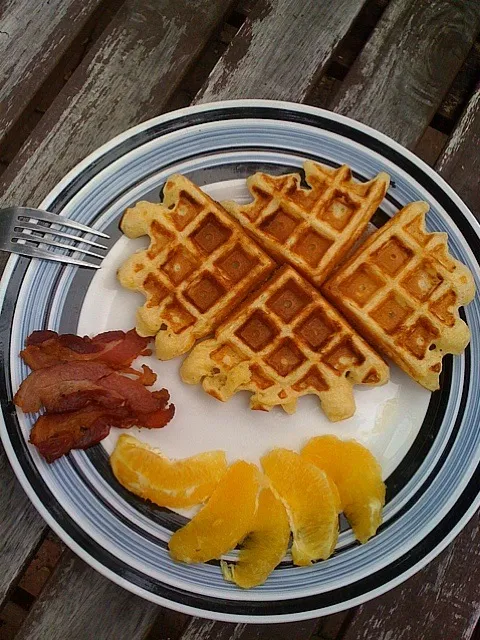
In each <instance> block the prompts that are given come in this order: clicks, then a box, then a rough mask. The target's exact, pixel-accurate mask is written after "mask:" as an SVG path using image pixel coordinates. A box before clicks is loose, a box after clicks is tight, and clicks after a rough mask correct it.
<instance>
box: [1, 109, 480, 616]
mask: <svg viewBox="0 0 480 640" xmlns="http://www.w3.org/2000/svg"><path fill="white" fill-rule="evenodd" d="M307 158H309V159H313V160H316V161H319V162H322V163H324V164H328V165H331V166H338V165H339V164H342V163H348V164H349V165H350V166H351V167H352V169H353V172H354V176H355V177H356V178H358V179H360V180H367V179H369V178H371V177H373V176H374V175H375V174H376V173H378V172H379V171H387V172H388V173H389V174H390V176H391V179H392V181H391V186H390V188H389V191H388V193H387V195H386V198H385V200H384V202H383V203H382V206H381V208H380V211H379V213H378V215H376V217H375V220H376V223H377V224H381V223H382V221H385V220H386V219H388V217H389V216H391V215H392V214H394V213H395V212H396V211H397V210H398V209H399V208H401V207H402V206H404V205H405V204H406V203H407V202H410V201H413V200H419V199H421V200H426V201H428V202H429V203H430V206H431V210H430V212H429V214H428V221H427V226H428V228H429V230H431V231H446V232H448V234H449V246H450V251H451V253H452V254H453V255H454V256H455V257H457V258H459V259H460V260H462V262H464V263H465V264H467V265H468V267H469V268H470V269H471V271H472V272H473V273H474V274H476V278H477V277H478V274H479V273H480V270H479V266H478V262H477V260H476V258H475V256H479V255H480V230H479V226H478V224H477V222H476V221H475V219H474V217H473V215H472V214H471V212H470V211H469V210H468V209H467V207H466V206H465V205H464V204H463V202H462V201H461V200H460V199H459V198H458V196H457V195H456V194H455V193H454V192H453V191H452V189H451V188H450V187H449V186H448V185H447V184H446V183H445V182H444V181H443V180H442V179H441V178H440V177H439V176H438V175H437V174H436V173H435V172H434V171H433V170H431V169H430V168H429V167H428V166H427V165H425V164H424V163H423V162H422V161H420V160H419V159H418V158H416V157H415V156H414V155H413V154H411V153H410V152H408V151H406V150H405V149H403V148H402V147H400V146H399V145H398V144H396V143H395V142H394V141H392V140H390V139H389V138H387V137H386V136H384V135H382V134H380V133H378V132H376V131H374V130H372V129H370V128H368V127H366V126H364V125H361V124H359V123H357V122H354V121H352V120H350V119H348V118H344V117H341V116H339V115H336V114H333V113H330V112H327V111H322V110H319V109H315V108H311V107H306V106H303V105H296V104H290V103H281V102H273V101H259V100H245V101H231V102H218V103H212V104H209V105H202V106H197V107H192V108H188V109H182V110H180V111H176V112H173V113H170V114H167V115H165V116H161V117H159V118H155V119H153V120H150V121H148V122H145V123H143V124H142V125H139V126H138V127H135V128H133V129H131V130H129V131H127V132H125V133H124V134H122V135H120V136H118V137H117V138H115V139H114V140H112V141H111V142H109V143H108V144H106V145H104V146H103V147H101V148H100V149H99V150H98V151H96V152H94V153H93V154H92V155H91V156H89V157H88V158H87V159H86V160H84V161H83V162H82V163H81V164H80V165H78V166H77V167H76V168H75V169H73V171H71V172H70V173H69V174H68V175H67V176H66V177H65V178H64V180H62V182H61V183H60V184H59V185H58V186H57V187H56V188H55V189H54V190H53V191H52V192H51V193H50V195H49V196H48V197H47V198H46V199H45V201H44V202H43V203H42V205H41V206H42V207H43V208H47V209H50V210H52V211H55V212H58V213H60V214H61V215H65V216H67V217H69V218H72V219H75V220H78V221H79V222H83V223H85V224H88V225H91V226H94V227H95V228H97V229H99V230H102V231H106V232H107V233H109V234H110V235H111V248H110V251H109V254H108V256H107V258H106V259H105V261H104V265H103V268H102V269H101V270H99V271H98V272H96V273H93V272H92V271H91V270H82V269H78V268H77V267H72V266H66V265H59V264H56V263H53V262H52V263H49V262H41V261H36V260H29V259H26V258H22V257H19V256H12V257H11V258H10V260H9V262H8V264H7V267H6V270H5V273H4V276H3V279H2V283H1V287H0V305H1V318H2V323H1V329H0V339H1V354H2V365H3V366H2V371H1V373H0V378H1V379H0V385H1V390H0V393H1V395H2V398H6V400H7V402H6V403H4V404H3V405H2V408H3V418H2V420H1V421H0V432H1V436H2V441H3V443H4V446H5V449H6V452H7V455H8V457H9V459H10V462H11V464H12V466H13V468H14V471H15V473H16V474H17V476H18V478H19V480H20V482H21V483H22V485H23V487H24V489H25V490H26V492H27V494H28V495H29V497H30V499H31V500H32V502H33V503H34V505H35V506H36V507H37V509H38V510H39V512H40V513H41V515H42V516H43V517H44V518H45V520H46V521H47V523H48V524H49V525H50V526H51V527H52V528H53V529H54V530H55V531H56V533H57V534H58V535H59V536H60V537H61V538H62V539H63V540H64V541H65V542H66V543H67V544H68V545H69V546H70V547H71V548H72V549H73V550H74V551H75V552H76V553H77V554H78V555H79V556H80V557H82V558H83V559H84V560H86V561H87V562H88V563H90V564H91V565H92V566H93V567H94V568H95V569H97V570H98V571H100V572H101V573H103V574H104V575H106V576H107V577H109V578H110V579H112V580H113V581H115V582H117V583H118V584H120V585H121V586H123V587H125V588H126V589H129V590H130V591H132V592H134V593H136V594H137V595H140V596H142V597H144V598H146V599H148V600H151V601H152V602H155V603H157V604H159V605H163V606H166V607H169V608H172V609H175V610H178V611H182V612H184V613H188V614H192V615H196V616H202V617H207V618H213V619H218V620H225V621H235V622H257V623H258V622H282V621H294V620H301V619H307V618H313V617H318V616H322V615H326V614H329V613H333V612H337V611H340V610H342V609H346V608H349V607H352V606H355V605H358V604H360V603H362V602H365V601H366V600H368V599H370V598H373V597H375V596H378V595H379V594H381V593H383V592H385V591H387V590H388V589H391V588H392V587H394V586H396V585H398V584H399V583H400V582H402V581H403V580H405V579H406V578H408V577H409V576H411V575H412V574H413V573H415V572H416V571H418V570H419V569H420V568H421V567H423V566H424V565H425V564H426V563H427V562H429V561H430V560H431V559H432V558H433V557H435V556H436V555H437V554H438V553H439V552H440V551H441V550H442V549H443V548H444V547H445V546H446V545H447V544H448V543H449V542H450V541H451V540H452V539H453V538H454V536H455V535H456V534H457V533H458V532H459V531H460V530H461V528H462V527H463V526H464V525H465V524H466V522H467V521H468V519H469V518H470V517H471V516H472V515H473V514H474V512H475V510H476V509H477V508H478V506H479V504H480V492H479V460H480V431H479V429H478V421H479V401H480V388H479V386H480V382H479V379H478V377H476V376H475V374H474V372H475V371H478V370H479V366H480V363H479V359H480V351H479V344H478V339H479V336H480V319H479V311H480V302H479V299H478V297H477V298H475V300H474V301H473V302H472V304H470V305H469V306H468V308H467V309H466V310H464V311H463V310H462V317H464V318H465V319H466V321H467V322H468V324H469V326H470V328H471V331H472V341H471V344H470V346H469V347H468V348H467V350H466V351H465V353H464V354H463V355H462V356H461V357H456V358H451V357H447V358H445V360H444V371H443V374H442V385H441V390H440V391H438V392H436V393H433V394H431V393H429V392H428V391H426V390H425V389H423V388H421V387H420V386H418V385H417V384H415V383H414V382H412V381H411V380H410V379H409V378H408V377H407V376H406V375H405V374H403V373H402V372H401V371H400V370H399V369H398V368H397V367H395V366H394V365H392V366H391V381H390V382H389V383H388V384H387V385H385V386H383V387H379V388H372V389H359V388H356V389H355V399H356V403H357V413H356V414H355V416H354V417H352V418H350V419H349V420H347V421H344V422H341V423H335V424H334V423H330V422H328V420H326V418H325V417H324V416H323V414H322V412H321V411H320V409H319V406H318V402H317V401H316V398H314V397H306V398H302V400H301V402H300V403H299V409H298V411H297V413H296V414H295V415H294V416H287V415H286V414H284V413H282V411H281V409H279V408H277V410H274V411H272V412H271V413H269V414H265V413H261V412H255V413H252V412H251V411H250V410H249V409H248V396H247V394H245V393H241V394H238V395H237V396H235V397H234V398H233V399H232V400H231V401H230V402H228V403H226V404H222V403H219V402H217V401H216V400H214V399H213V398H211V397H209V396H207V395H206V394H204V392H203V391H202V390H201V388H200V387H190V386H187V385H184V384H183V383H181V381H180V379H179V376H178V369H179V366H180V362H181V359H176V360H173V361H170V362H165V363H162V362H158V361H155V360H154V359H153V358H151V359H149V360H148V363H149V365H150V366H152V367H153V368H154V369H155V370H156V371H157V373H158V375H159V383H160V385H161V386H165V387H167V388H168V389H169V390H170V392H171V395H172V399H173V402H174V403H175V404H176V407H177V414H176V416H175V419H174V420H173V421H172V422H171V423H170V424H169V425H168V426H167V427H166V428H165V429H162V430H158V431H146V430H137V429H133V430H132V432H133V433H134V435H137V436H138V437H140V438H141V439H143V440H145V441H147V442H149V443H151V444H154V445H155V446H158V447H160V448H161V449H162V450H163V451H164V452H165V453H166V454H167V455H169V456H172V457H184V456H188V455H192V454H194V453H198V452H200V451H205V450H209V449H218V448H221V449H224V450H225V451H226V452H227V456H228V458H229V460H234V459H236V458H244V459H248V460H252V461H258V459H259V457H260V456H261V455H262V454H263V453H265V452H266V451H268V450H269V449H271V448H272V447H274V446H286V447H289V448H293V449H297V450H298V449H299V448H300V447H301V446H302V444H303V443H304V442H305V441H306V440H307V439H308V438H309V437H312V436H313V435H318V434H323V433H334V434H336V435H338V436H339V437H342V438H348V437H354V438H356V439H358V440H360V441H361V442H363V443H364V444H365V445H366V446H368V447H369V448H370V449H371V450H372V451H373V453H374V454H375V455H376V456H377V457H378V458H379V460H380V462H381V463H382V468H383V473H384V477H385V479H386V483H387V504H386V507H385V510H384V523H383V525H382V526H381V528H380V530H379V532H378V534H377V535H376V536H375V537H374V538H373V539H372V540H370V541H369V542H368V543H367V544H366V545H363V546H362V545H359V544H357V543H356V542H355V541H354V538H353V536H352V533H351V531H350V530H349V528H348V525H347V524H346V523H345V522H342V531H341V534H340V537H339V542H338V546H337V549H336V552H335V554H334V555H333V556H332V557H331V558H330V559H329V560H327V561H325V562H320V563H317V564H315V565H313V566H311V567H308V568H304V567H294V566H293V565H292V563H291V559H290V558H289V556H287V557H286V558H285V559H284V561H283V562H282V563H281V564H280V566H279V567H278V568H277V569H276V570H275V571H274V572H273V574H272V575H271V576H270V577H269V579H268V580H267V582H266V583H265V584H264V585H262V586H261V587H258V588H256V589H253V590H247V591H245V590H241V589H239V588H237V587H236V586H234V585H232V584H230V583H227V582H225V581H224V580H223V578H222V577H221V573H220V569H219V563H218V562H210V563H207V564H202V565H185V564H182V563H176V562H174V561H172V560H171V559H170V557H169V555H168V549H167V544H168V539H169V537H170V535H171V533H172V532H173V531H175V530H176V529H177V528H178V527H180V526H182V524H183V523H185V522H186V518H187V517H188V516H189V515H191V512H185V511H183V512H182V511H180V512H175V511H171V510H167V509H161V508H158V507H154V506H149V505H147V504H145V503H143V502H142V501H140V500H138V499H137V498H136V497H135V496H133V495H131V494H129V493H128V492H127V491H125V490H123V489H122V487H120V486H119V485H118V483H117V482H116V481H115V479H114V477H113V476H112V473H111V471H110V469H109V465H108V453H109V452H110V451H111V450H112V448H113V446H114V444H115V441H116V438H117V437H118V433H117V432H116V431H115V430H112V433H111V434H110V436H109V437H108V438H107V439H106V440H105V441H103V443H102V444H101V445H98V446H97V447H94V448H92V449H90V450H88V451H86V452H81V451H75V452H73V453H71V454H70V455H69V456H67V457H64V458H62V459H61V460H59V461H57V462H56V463H54V464H52V465H48V464H46V463H45V462H44V461H43V459H41V458H40V456H39V455H38V454H37V451H36V450H35V448H34V447H31V446H30V445H29V444H28V434H29V431H30V429H31V426H32V424H33V422H34V420H35V417H34V416H30V415H29V416H26V415H24V414H23V413H22V412H21V411H17V412H15V411H12V410H11V406H10V405H9V404H8V403H9V402H10V401H11V399H12V395H13V393H14V392H15V391H16V389H17V388H18V386H19V384H20V382H21V381H22V380H23V379H24V378H25V377H26V375H27V374H28V369H27V367H26V366H25V365H24V364H23V363H22V362H21V360H20V358H19V357H18V354H19V351H20V350H21V348H22V346H23V343H24V341H25V338H26V336H27V335H29V334H30V333H31V332H32V331H34V330H36V329H43V328H49V329H54V330H56V331H59V332H74V333H80V334H95V333H98V332H100V331H104V330H108V329H128V328H131V327H132V326H134V323H135V320H134V317H135V309H136V307H137V305H138V304H139V303H140V302H141V300H142V297H141V296H140V295H138V296H137V294H134V293H132V292H128V291H125V290H122V289H121V287H120V286H119V285H118V283H117V281H116V277H115V273H116V269H117V267H118V266H119V265H120V264H121V262H122V261H123V260H124V259H125V256H126V255H127V254H129V253H130V252H131V251H132V250H134V249H135V248H140V247H143V246H145V244H146V243H145V240H143V239H139V240H135V241H133V240H128V239H127V238H124V237H120V236H121V234H120V232H119V230H118V222H119V218H120V216H121V214H122V212H123V211H124V209H125V208H126V207H127V206H130V205H132V204H133V203H135V202H137V201H138V200H141V199H146V200H151V201H159V200H160V199H161V190H162V186H163V184H164V182H165V180H166V178H167V177H168V176H169V175H171V174H172V173H176V172H178V173H183V174H185V175H186V176H187V177H189V178H191V179H192V180H193V181H194V182H196V183H197V184H199V185H200V186H201V187H202V188H204V189H205V191H207V192H208V193H209V194H210V195H212V196H213V197H215V198H218V199H226V198H228V199H232V198H233V199H236V200H238V201H240V202H244V201H248V197H249V196H248V190H247V189H246V186H245V178H246V177H247V176H248V175H250V174H252V173H254V172H255V171H259V170H260V171H267V172H271V173H276V174H279V173H284V172H291V171H298V170H301V166H302V162H303V161H304V160H305V159H307ZM478 286H479V283H478V281H477V287H478ZM229 557H230V558H235V557H236V553H235V552H232V553H231V554H230V556H229Z"/></svg>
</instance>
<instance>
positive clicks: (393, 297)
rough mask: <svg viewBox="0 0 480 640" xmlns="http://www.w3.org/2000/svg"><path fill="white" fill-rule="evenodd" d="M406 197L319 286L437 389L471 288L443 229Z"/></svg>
mask: <svg viewBox="0 0 480 640" xmlns="http://www.w3.org/2000/svg"><path fill="white" fill-rule="evenodd" d="M428 208H429V207H428V204H427V203H425V202H413V203H411V204H409V205H407V206H406V207H404V208H403V209H402V210H401V211H399V212H398V213H397V214H396V215H395V216H394V217H393V218H392V219H391V220H390V221H389V222H388V223H387V224H386V225H385V226H383V227H382V228H381V229H379V230H378V231H376V232H375V233H374V234H373V235H372V236H371V237H370V238H369V239H368V240H367V241H366V242H365V244H364V245H363V246H361V247H360V248H359V250H358V251H357V252H356V253H355V254H354V255H353V256H352V257H351V259H349V260H348V261H347V262H346V263H345V264H344V265H343V266H342V267H340V268H339V270H338V271H337V272H336V273H335V274H334V275H333V277H332V278H331V279H330V280H329V281H328V282H327V283H326V284H325V285H324V287H323V292H324V293H325V295H326V296H327V297H328V298H329V299H330V300H331V301H332V303H333V304H334V305H335V306H336V307H337V308H338V309H339V310H340V311H342V312H343V313H344V314H345V316H346V317H347V318H348V319H349V320H350V322H351V323H352V324H353V326H354V327H355V328H356V329H357V330H358V331H359V332H360V333H361V334H362V335H363V336H364V337H365V338H366V339H367V340H369V342H370V343H371V344H372V345H373V346H374V347H375V348H377V349H379V350H380V351H382V352H383V353H384V354H385V355H387V356H389V357H390V358H391V359H392V360H393V361H394V362H396V363H397V364H398V366H399V367H401V368H402V369H403V370H404V371H406V373H408V374H409V375H410V376H411V377H412V378H413V379H414V380H416V381H417V382H419V383H420V384H421V385H423V386H424V387H426V388H427V389H430V390H431V391H434V390H435V389H438V388H439V378H440V372H441V369H442V357H443V355H445V354H446V353H455V354H459V353H461V352H462V351H463V349H465V347H466V346H467V344H468V342H469V339H470V332H469V329H468V327H467V325H466V324H465V322H463V320H461V319H460V317H459V314H458V308H459V306H461V305H463V304H467V303H468V302H470V301H471V300H472V299H473V296H474V295H475V285H474V282H473V277H472V274H471V273H470V271H469V270H468V269H467V267H465V265H463V264H462V263H461V262H458V260H455V259H453V258H452V257H451V256H450V255H449V253H448V247H447V234H446V233H428V232H427V231H426V229H425V213H426V212H427V211H428Z"/></svg>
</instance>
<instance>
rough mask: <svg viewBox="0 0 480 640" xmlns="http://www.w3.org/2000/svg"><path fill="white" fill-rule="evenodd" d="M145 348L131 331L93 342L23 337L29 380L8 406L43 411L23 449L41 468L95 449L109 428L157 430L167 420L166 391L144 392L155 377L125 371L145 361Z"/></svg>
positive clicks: (52, 335) (50, 334)
mask: <svg viewBox="0 0 480 640" xmlns="http://www.w3.org/2000/svg"><path fill="white" fill-rule="evenodd" d="M148 340H149V339H148V338H141V337H140V336H139V335H138V334H137V333H136V332H135V330H133V329H132V330H131V331H128V332H127V333H125V332H123V331H108V332H106V333H101V334H99V335H98V336H95V337H93V338H88V337H84V338H81V337H79V336H75V335H73V334H64V335H58V334H57V333H56V332H55V331H35V332H34V333H32V334H31V335H30V336H29V337H28V339H27V341H26V347H25V349H24V350H23V351H22V352H21V356H22V357H23V359H24V361H25V362H26V363H27V364H28V365H29V366H30V368H31V369H32V372H31V373H30V375H29V376H28V377H27V378H26V379H25V380H24V381H23V382H22V384H21V385H20V388H19V389H18V391H17V393H16V394H15V396H14V402H15V404H16V405H17V406H19V407H20V408H21V409H23V411H25V412H26V413H31V412H36V411H39V410H40V409H41V408H42V407H44V408H45V409H46V413H45V414H44V415H42V416H40V418H39V419H38V420H37V422H36V423H35V425H34V427H33V429H32V431H31V434H30V442H31V443H32V444H33V445H35V446H36V447H37V448H38V450H39V452H40V453H41V455H42V456H43V457H44V458H45V459H46V460H47V462H53V461H54V460H56V459H57V458H59V457H61V456H62V455H65V454H67V453H68V452H69V451H71V450H72V449H87V448H88V447H91V446H92V445H94V444H97V443H98V442H100V440H102V439H103V438H105V437H106V436H107V435H108V433H109V431H110V428H111V427H119V428H128V427H131V426H133V425H137V426H138V427H146V428H148V429H158V428H161V427H164V426H165V425H166V424H167V423H168V422H169V421H170V420H171V419H172V418H173V416H174V414H175V407H174V406H173V405H172V404H170V405H169V404H168V403H169V400H170V394H169V393H168V391H167V390H166V389H161V390H159V391H149V390H148V389H146V388H145V387H146V386H150V385H152V384H154V383H155V381H156V379H157V376H156V374H155V373H154V372H153V371H152V370H151V369H150V368H149V367H147V366H146V365H142V371H137V370H136V369H133V368H131V366H130V365H131V364H132V361H133V360H134V359H135V358H136V357H137V356H138V355H146V354H147V353H149V352H148V351H147V350H146V347H147V343H148ZM121 373H124V374H126V375H121ZM128 376H130V377H128Z"/></svg>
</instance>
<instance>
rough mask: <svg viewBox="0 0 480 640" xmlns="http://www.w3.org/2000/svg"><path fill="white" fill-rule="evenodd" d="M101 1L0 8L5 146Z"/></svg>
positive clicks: (48, 0) (25, 2) (17, 2)
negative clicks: (16, 122) (38, 90)
mask: <svg viewBox="0 0 480 640" xmlns="http://www.w3.org/2000/svg"><path fill="white" fill-rule="evenodd" d="M100 3H101V0H81V1H80V0H36V1H35V3H34V4H33V5H32V2H31V0H7V1H6V2H3V3H2V4H1V5H0V105H1V107H0V144H1V143H2V140H3V139H4V137H5V134H6V133H7V132H8V130H9V129H10V127H11V126H12V124H13V123H14V122H15V120H16V119H17V118H18V116H19V115H20V114H21V113H22V111H23V109H24V108H25V107H26V105H27V104H28V102H29V101H30V99H31V98H32V96H33V95H34V94H35V92H36V91H37V89H38V88H39V87H40V86H41V84H42V82H43V81H44V80H45V78H46V77H47V76H48V74H49V73H50V72H51V71H52V70H53V69H54V68H55V65H56V64H57V62H58V61H59V59H60V57H61V56H62V54H63V53H65V51H66V50H67V49H68V47H69V45H70V44H71V42H72V41H73V40H74V38H75V36H76V34H77V33H78V32H79V31H80V30H81V28H82V27H83V25H84V24H85V22H86V21H87V19H88V17H89V16H90V14H91V13H92V12H93V11H94V10H95V9H96V8H97V7H98V6H99V5H100Z"/></svg>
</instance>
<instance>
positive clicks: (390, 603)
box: [342, 515, 480, 640]
mask: <svg viewBox="0 0 480 640" xmlns="http://www.w3.org/2000/svg"><path fill="white" fill-rule="evenodd" d="M479 524H480V518H479V516H478V515H477V516H476V517H475V518H474V519H473V520H472V521H471V522H470V523H469V525H468V526H467V527H466V528H465V529H464V530H463V532H462V533H461V534H460V535H459V536H458V538H457V539H456V540H455V542H454V543H453V544H451V545H450V546H449V547H448V548H447V549H446V550H445V551H444V552H443V553H442V554H441V556H440V557H439V558H438V559H436V560H435V561H434V562H432V563H431V564H429V565H428V566H427V567H426V568H425V569H423V571H420V572H419V573H417V574H416V575H415V576H413V577H412V578H410V580H408V581H407V582H405V583H404V584H403V585H401V586H399V587H397V588H396V589H393V590H392V591H390V592H388V593H386V594H385V595H383V596H380V597H379V598H376V599H375V600H373V601H371V602H367V603H366V604H365V605H363V606H361V607H360V608H359V612H358V614H357V615H356V616H355V617H354V619H353V621H352V623H351V624H350V626H349V628H348V630H347V631H346V633H345V635H344V636H343V638H342V640H371V639H373V638H375V640H393V639H395V640H414V639H416V638H421V639H422V640H438V639H439V638H445V640H447V639H448V640H450V639H451V640H471V638H472V636H473V632H474V630H475V626H476V624H477V622H478V620H479V617H480V594H479V591H478V585H479V584H480V551H479V549H480V529H479Z"/></svg>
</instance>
